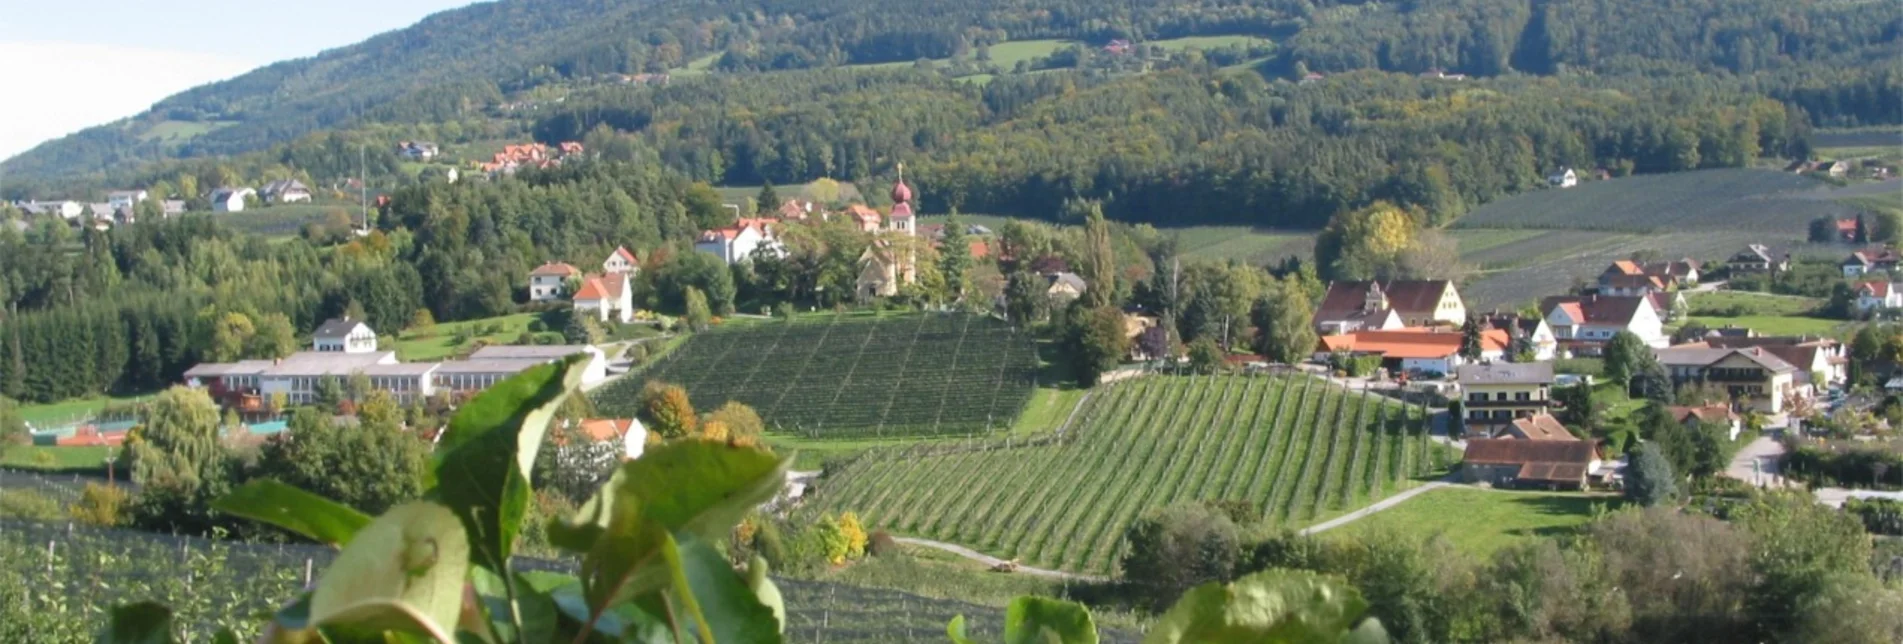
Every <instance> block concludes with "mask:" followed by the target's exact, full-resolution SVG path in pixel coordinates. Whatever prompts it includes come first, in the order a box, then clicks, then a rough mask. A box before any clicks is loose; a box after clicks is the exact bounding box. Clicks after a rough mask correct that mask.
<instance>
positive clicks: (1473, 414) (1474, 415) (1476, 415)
mask: <svg viewBox="0 0 1903 644" xmlns="http://www.w3.org/2000/svg"><path fill="white" fill-rule="evenodd" d="M1467 417H1468V418H1471V419H1473V420H1486V419H1487V412H1484V411H1470V412H1467Z"/></svg>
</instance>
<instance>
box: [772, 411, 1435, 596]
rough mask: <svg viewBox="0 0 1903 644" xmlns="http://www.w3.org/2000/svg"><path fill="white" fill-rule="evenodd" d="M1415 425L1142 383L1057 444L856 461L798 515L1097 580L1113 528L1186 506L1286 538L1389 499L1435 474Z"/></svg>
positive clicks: (952, 449) (1418, 421) (1390, 415)
mask: <svg viewBox="0 0 1903 644" xmlns="http://www.w3.org/2000/svg"><path fill="white" fill-rule="evenodd" d="M1429 427H1430V423H1429V420H1428V418H1427V416H1426V414H1425V411H1424V410H1423V409H1422V408H1420V407H1416V406H1411V405H1405V404H1400V403H1396V402H1393V401H1390V400H1387V399H1383V398H1380V397H1378V396H1373V395H1369V394H1363V393H1360V392H1354V391H1349V390H1345V389H1342V388H1340V387H1337V386H1334V385H1332V384H1329V383H1327V382H1324V381H1321V380H1318V379H1315V378H1312V377H1309V376H1299V375H1297V376H1282V375H1275V376H1271V375H1256V376H1243V375H1226V376H1153V377H1147V378H1138V379H1134V380H1128V381H1123V382H1118V383H1115V384H1111V385H1105V386H1103V387H1100V388H1099V390H1098V391H1097V392H1096V393H1095V394H1094V395H1092V396H1091V397H1090V399H1089V400H1088V401H1087V402H1086V403H1085V408H1084V409H1083V410H1082V411H1081V412H1080V414H1079V420H1078V422H1077V425H1076V426H1075V427H1074V429H1073V431H1072V433H1071V434H1070V435H1067V436H1065V437H1063V438H1062V439H1054V438H1046V439H1043V440H1039V439H1032V440H1026V439H1023V438H1017V437H1013V438H1009V439H1005V438H995V439H986V440H978V441H961V442H959V443H957V444H951V445H934V446H930V447H912V448H903V449H894V450H890V451H884V452H876V453H872V454H869V455H866V456H864V457H862V458H860V459H858V460H857V461H855V462H853V463H852V464H851V465H848V466H846V467H845V468H843V469H842V470H841V471H840V472H839V473H838V474H836V475H833V476H831V477H829V479H828V480H826V481H823V482H822V483H821V485H822V486H823V487H824V488H825V493H824V494H822V495H820V496H819V497H817V498H818V499H819V500H820V503H818V504H815V505H813V506H809V508H808V509H807V510H804V511H809V512H810V511H815V510H818V509H825V510H831V511H840V510H855V511H857V512H859V513H860V516H861V517H863V518H864V519H865V520H866V521H867V523H868V525H870V526H874V527H879V528H884V529H887V530H892V531H894V532H900V533H906V534H916V535H919V536H923V537H928V538H936V539H941V540H945V541H953V542H957V543H961V544H964V545H968V546H971V547H973V548H977V549H979V550H983V551H986V552H988V553H990V554H993V555H997V556H1000V557H1006V558H1012V557H1016V558H1018V559H1020V560H1022V561H1023V562H1025V563H1027V564H1031V565H1035V566H1040V567H1049V568H1057V569H1063V570H1072V571H1078V572H1087V573H1107V572H1111V571H1112V569H1113V568H1114V567H1115V565H1116V561H1117V559H1118V558H1119V557H1120V556H1121V549H1122V536H1123V529H1124V527H1125V526H1127V525H1129V523H1130V522H1131V521H1132V520H1134V519H1135V518H1136V517H1138V516H1140V515H1141V514H1142V513H1143V512H1145V511H1147V510H1149V509H1151V508H1155V507H1159V506H1163V505H1168V504H1170V503H1174V502H1178V501H1183V500H1189V499H1229V500H1241V501H1246V502H1248V503H1251V504H1253V505H1255V506H1256V507H1257V508H1258V509H1260V510H1261V511H1262V513H1263V516H1265V517H1266V518H1267V519H1268V520H1269V521H1272V522H1274V523H1277V524H1282V525H1288V526H1291V527H1294V526H1299V525H1304V524H1306V523H1308V522H1311V521H1312V520H1314V519H1315V518H1316V517H1317V516H1320V515H1323V514H1325V513H1330V512H1334V511H1340V510H1347V509H1351V508H1352V507H1355V506H1358V505H1362V504H1366V503H1370V502H1373V501H1375V500H1378V499H1380V498H1382V497H1385V496H1387V495H1388V494H1392V493H1394V492H1397V491H1399V490H1400V489H1401V487H1402V483H1403V482H1404V481H1406V480H1408V479H1410V478H1415V477H1420V476H1422V475H1425V474H1428V473H1429V472H1430V471H1431V469H1432V468H1435V467H1438V465H1439V463H1440V462H1441V460H1442V459H1441V458H1439V457H1438V455H1435V454H1433V453H1432V451H1433V450H1436V449H1441V448H1439V447H1437V446H1436V445H1435V444H1434V443H1433V442H1432V441H1431V440H1430V439H1429V438H1428V436H1427V435H1426V432H1427V431H1428V428H1429Z"/></svg>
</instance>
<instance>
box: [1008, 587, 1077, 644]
mask: <svg viewBox="0 0 1903 644" xmlns="http://www.w3.org/2000/svg"><path fill="white" fill-rule="evenodd" d="M1004 642H1005V644H1044V643H1046V642H1058V643H1061V644H1097V625H1096V624H1094V623H1092V622H1091V620H1090V610H1089V609H1086V608H1084V605H1083V604H1079V603H1076V602H1067V601H1063V600H1059V599H1051V598H1049V597H1019V598H1017V599H1015V600H1012V601H1011V606H1010V608H1008V609H1006V610H1005V613H1004Z"/></svg>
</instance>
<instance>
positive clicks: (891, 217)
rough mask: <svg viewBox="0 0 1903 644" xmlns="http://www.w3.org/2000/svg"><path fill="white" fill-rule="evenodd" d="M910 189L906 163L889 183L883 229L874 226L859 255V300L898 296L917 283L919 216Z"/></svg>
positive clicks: (900, 166)
mask: <svg viewBox="0 0 1903 644" xmlns="http://www.w3.org/2000/svg"><path fill="white" fill-rule="evenodd" d="M912 198H913V194H912V188H911V187H910V186H907V185H905V164H903V163H901V164H899V179H898V181H897V182H895V183H893V184H892V210H891V211H889V212H888V213H887V215H886V216H885V224H884V225H883V226H874V227H872V229H873V230H876V231H877V232H875V233H874V238H873V241H872V245H871V246H868V247H866V251H865V252H864V253H861V254H860V255H859V280H858V284H857V288H856V289H855V292H856V294H857V296H858V298H859V300H860V301H866V300H871V299H873V298H879V297H892V296H895V295H898V294H899V287H900V286H903V285H905V284H913V283H916V282H918V251H917V250H916V249H915V247H914V245H915V244H917V243H919V239H918V215H917V213H914V212H913V211H912Z"/></svg>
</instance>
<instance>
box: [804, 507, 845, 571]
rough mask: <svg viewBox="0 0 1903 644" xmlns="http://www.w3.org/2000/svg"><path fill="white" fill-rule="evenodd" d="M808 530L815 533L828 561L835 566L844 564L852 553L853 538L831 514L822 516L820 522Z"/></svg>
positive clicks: (821, 552) (816, 539)
mask: <svg viewBox="0 0 1903 644" xmlns="http://www.w3.org/2000/svg"><path fill="white" fill-rule="evenodd" d="M808 532H811V533H812V534H813V536H814V539H815V542H816V543H817V544H818V545H819V548H820V554H821V555H822V556H823V557H824V558H825V560H826V563H830V564H832V565H835V566H837V565H841V564H844V563H846V557H847V556H848V555H850V554H852V538H851V537H848V536H846V530H845V528H844V527H842V526H840V525H839V521H838V520H836V519H834V518H832V517H830V516H826V517H820V519H819V523H816V524H814V525H813V527H812V529H811V530H809V531H808Z"/></svg>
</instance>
